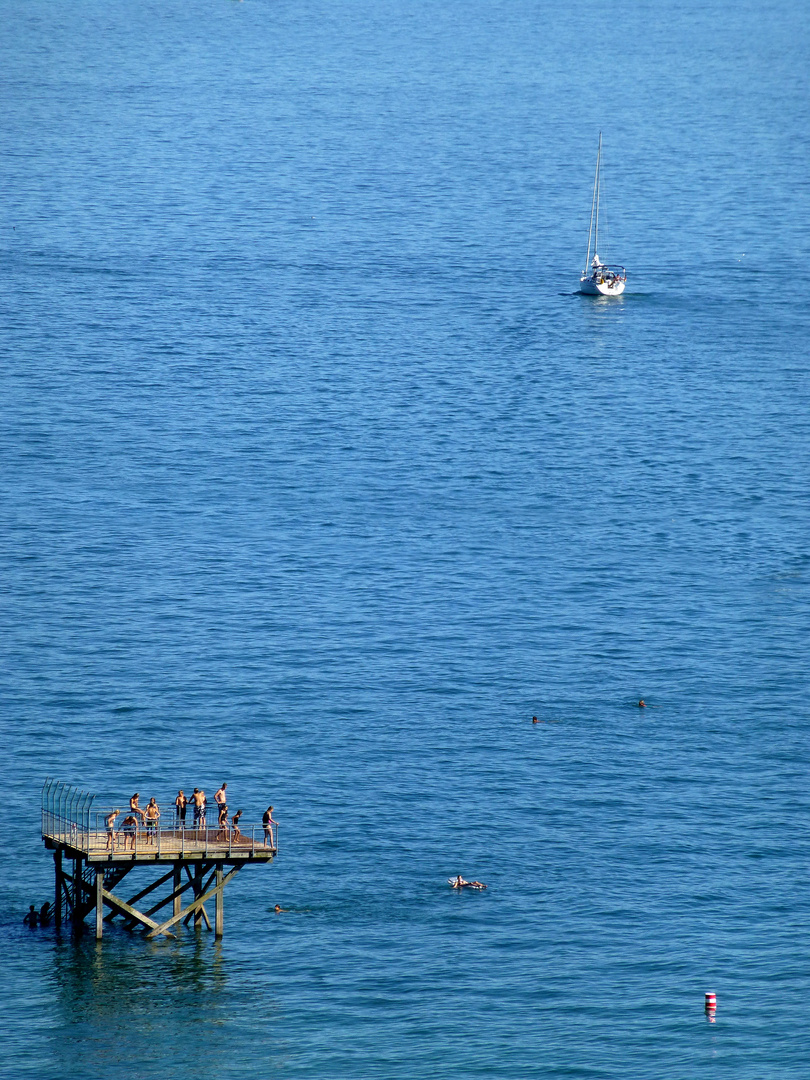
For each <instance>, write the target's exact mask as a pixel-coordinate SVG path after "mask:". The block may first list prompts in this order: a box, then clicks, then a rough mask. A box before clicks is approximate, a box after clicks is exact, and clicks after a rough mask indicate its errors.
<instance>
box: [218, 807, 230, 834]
mask: <svg viewBox="0 0 810 1080" xmlns="http://www.w3.org/2000/svg"><path fill="white" fill-rule="evenodd" d="M217 830H218V831H217V840H219V839H220V838H221V839H223V840H227V839H228V807H227V806H226V805H225V803H222V804H221V805H220V808H219V816H218V817H217Z"/></svg>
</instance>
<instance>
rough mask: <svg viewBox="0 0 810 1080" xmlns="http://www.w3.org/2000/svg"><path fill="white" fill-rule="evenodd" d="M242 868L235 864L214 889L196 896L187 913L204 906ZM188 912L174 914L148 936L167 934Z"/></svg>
mask: <svg viewBox="0 0 810 1080" xmlns="http://www.w3.org/2000/svg"><path fill="white" fill-rule="evenodd" d="M241 869H242V867H241V866H234V867H233V869H232V870H229V871H228V873H227V874H223V876H222V881H218V882H217V884H216V885H215V886H214V888H213V889H209V890H208V891H207V892H204V893H202V894H201V895H200V896H198V897H196V898H195V899H194V900H193V901H192V903H191V904H190V905H189V908H188V912H187V913H188V914H189V915H191V914H193V913H195V912H196V910H197V909H198V908H202V906H203V904H204V903H205V901H206V900H210V899H211V897H212V896H214V895H215V893H217V892H220V891H221V890H222V889H224V888H225V886H226V885H227V884H228V882H229V881H230V880H231V878H232V877H234V875H235V874H238V873H239V871H240V870H241ZM187 913H186V912H184V911H181V912H180V914H179V915H172V917H171V918H170V919H167V920H166V922H164V923H161V924H160V926H157V927H155V929H154V930H152V931H150V932H149V933H148V934H147V935H146V936H147V937H149V938H152V937H155V936H156V935H157V934H165V933H166V931H167V930H168V928H169V927H170V926H174V924H175V923H176V922H178V921H179V920H180V919H182V918H183V917H184V915H186V914H187ZM206 921H207V920H206ZM209 926H210V923H209Z"/></svg>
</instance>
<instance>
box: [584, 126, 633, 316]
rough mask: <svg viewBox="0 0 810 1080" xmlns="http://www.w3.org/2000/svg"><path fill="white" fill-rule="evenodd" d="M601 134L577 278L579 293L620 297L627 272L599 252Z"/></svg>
mask: <svg viewBox="0 0 810 1080" xmlns="http://www.w3.org/2000/svg"><path fill="white" fill-rule="evenodd" d="M601 165H602V132H601V131H600V132H599V150H598V151H597V154H596V176H595V178H594V181H593V202H592V203H591V223H590V225H589V226H588V254H587V256H586V257H585V269H584V270H583V271H582V274H581V275H580V278H579V291H580V292H581V293H587V294H588V295H589V296H621V294H622V293H623V292H624V287H625V285H626V284H627V271H626V270H625V268H624V267H623V266H616V265H613V264H610V263H603V262H602V260H601V259H600V258H599V255H598V254H597V252H598V251H599V198H600V196H601V188H602V179H601V176H600V169H601ZM591 237H593V258H591Z"/></svg>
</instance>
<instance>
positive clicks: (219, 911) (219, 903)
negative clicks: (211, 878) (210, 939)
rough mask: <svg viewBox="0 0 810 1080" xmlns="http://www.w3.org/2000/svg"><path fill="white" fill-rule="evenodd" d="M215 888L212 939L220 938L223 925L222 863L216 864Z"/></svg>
mask: <svg viewBox="0 0 810 1080" xmlns="http://www.w3.org/2000/svg"><path fill="white" fill-rule="evenodd" d="M216 875H217V887H216V890H215V892H214V897H215V900H216V911H215V913H214V923H215V926H216V930H215V931H214V937H218V938H219V937H222V929H223V927H224V925H225V890H224V889H223V887H222V863H221V862H218V863H217V870H216Z"/></svg>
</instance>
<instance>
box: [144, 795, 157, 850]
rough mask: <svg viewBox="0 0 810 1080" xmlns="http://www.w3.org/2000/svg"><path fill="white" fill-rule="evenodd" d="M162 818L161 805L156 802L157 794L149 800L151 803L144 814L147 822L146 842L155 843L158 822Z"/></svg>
mask: <svg viewBox="0 0 810 1080" xmlns="http://www.w3.org/2000/svg"><path fill="white" fill-rule="evenodd" d="M159 818H160V807H159V806H158V804H157V803H156V802H155V796H154V795H153V796H152V798H151V799H150V800H149V805H148V806H147V808H146V813H145V814H144V820H145V822H146V842H147V844H154V842H155V832H156V831H157V824H158V820H159Z"/></svg>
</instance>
